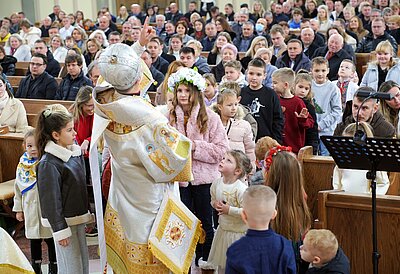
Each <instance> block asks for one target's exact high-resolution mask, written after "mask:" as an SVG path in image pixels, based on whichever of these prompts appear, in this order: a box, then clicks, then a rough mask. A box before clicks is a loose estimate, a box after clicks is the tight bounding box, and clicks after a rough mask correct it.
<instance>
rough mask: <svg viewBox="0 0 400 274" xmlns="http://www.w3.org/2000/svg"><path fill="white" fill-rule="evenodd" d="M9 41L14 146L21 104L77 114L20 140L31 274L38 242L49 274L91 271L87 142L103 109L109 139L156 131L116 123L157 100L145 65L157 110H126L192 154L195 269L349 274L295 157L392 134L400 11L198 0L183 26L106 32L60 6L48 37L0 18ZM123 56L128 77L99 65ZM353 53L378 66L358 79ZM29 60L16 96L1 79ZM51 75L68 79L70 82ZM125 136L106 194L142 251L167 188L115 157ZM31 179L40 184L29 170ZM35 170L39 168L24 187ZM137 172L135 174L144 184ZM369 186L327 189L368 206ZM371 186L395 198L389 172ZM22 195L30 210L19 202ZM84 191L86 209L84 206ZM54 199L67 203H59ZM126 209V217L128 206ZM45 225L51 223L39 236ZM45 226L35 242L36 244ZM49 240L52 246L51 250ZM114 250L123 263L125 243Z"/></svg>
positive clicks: (105, 150) (23, 123)
mask: <svg viewBox="0 0 400 274" xmlns="http://www.w3.org/2000/svg"><path fill="white" fill-rule="evenodd" d="M46 41H49V43H47V42H46ZM0 42H1V43H4V44H5V45H4V46H0V64H1V69H2V74H1V78H0V80H1V81H0V124H6V125H8V126H9V129H10V131H12V132H24V131H25V130H26V128H27V124H28V123H27V120H26V113H25V110H24V107H23V105H22V103H21V102H20V101H19V100H18V98H29V99H48V100H67V101H75V103H74V105H73V107H72V109H70V110H69V111H68V110H66V109H64V108H63V107H62V106H60V105H54V106H50V107H47V108H46V109H45V110H44V111H43V112H42V113H40V114H39V119H38V125H37V128H36V133H33V131H32V130H29V131H28V133H26V135H25V141H24V143H25V146H26V150H27V151H26V153H25V154H24V155H23V156H22V157H21V162H20V165H19V166H18V170H19V171H18V172H17V180H16V198H15V205H14V211H16V212H18V214H17V218H18V220H20V221H23V220H25V222H27V221H28V220H30V218H33V217H34V218H33V221H32V223H33V224H34V225H33V226H32V227H31V226H26V236H27V238H29V239H31V251H32V258H31V259H32V264H33V266H34V268H35V271H36V273H40V272H38V271H40V270H38V269H40V263H41V252H39V249H40V248H39V247H38V243H40V242H41V240H38V239H42V238H44V239H46V243H47V244H48V247H49V254H51V256H50V255H49V256H50V265H51V267H50V268H49V270H50V271H52V272H49V273H56V271H57V267H56V266H57V262H58V267H59V273H67V272H68V271H70V272H69V273H72V272H73V271H78V272H79V273H80V271H82V273H87V271H88V264H87V250H86V251H84V250H85V248H84V246H85V244H86V242H85V238H84V234H85V223H87V222H89V219H90V218H89V215H88V209H89V208H88V206H87V204H88V201H87V199H88V195H87V193H86V186H88V185H91V183H92V182H91V180H92V179H91V177H90V165H89V147H90V143H91V136H92V131H93V132H94V131H96V130H97V129H96V128H95V129H93V119H94V109H95V106H96V109H97V111H98V113H97V114H99V115H100V116H101V117H103V118H104V119H106V118H107V117H108V119H109V120H111V121H112V122H111V123H110V125H109V126H108V127H107V130H109V131H110V132H111V133H113V134H116V135H119V136H131V135H132V138H137V137H136V135H135V134H136V133H135V130H134V128H135V127H137V126H138V123H145V124H146V123H147V122H146V121H145V120H146V119H142V120H140V121H137V120H134V121H130V120H129V119H128V120H127V119H125V118H124V117H123V114H121V113H122V112H121V113H119V112H118V111H122V110H124V108H125V107H126V106H127V105H124V104H122V103H121V102H122V100H124V98H125V99H126V96H127V95H132V94H133V95H138V96H140V97H142V98H143V100H148V99H149V97H148V94H147V92H143V91H139V90H138V83H139V82H140V81H141V80H140V77H139V76H137V75H136V74H135V73H134V72H133V70H134V69H135V68H138V67H140V68H141V66H145V67H143V69H145V68H146V70H149V72H150V73H151V75H152V77H153V78H154V80H155V81H154V82H152V84H151V86H150V87H149V91H154V92H155V93H156V96H155V101H154V102H153V103H154V104H155V105H156V108H151V109H148V106H147V105H146V106H142V105H141V103H139V102H138V101H136V99H132V105H135V104H136V105H137V106H140V107H138V110H135V111H143V113H146V114H147V115H154V117H153V116H151V117H153V118H152V119H154V121H157V123H161V124H162V123H164V122H165V123H167V124H168V129H165V130H166V131H167V132H169V130H171V133H169V134H172V135H169V136H182V137H181V138H183V140H188V141H190V143H191V147H190V148H191V157H190V165H191V172H192V174H193V178H192V179H191V180H184V181H179V193H177V195H178V196H180V198H181V201H182V202H183V203H184V205H185V206H186V207H187V208H188V209H190V210H191V211H192V212H193V213H194V214H195V215H196V217H197V218H198V219H199V220H200V221H201V223H202V228H203V229H204V231H205V241H204V243H202V244H198V245H197V248H196V255H195V262H194V263H195V264H196V265H197V266H200V267H201V268H202V271H204V272H207V271H210V270H211V271H214V270H217V271H219V273H267V272H263V271H264V270H262V269H264V267H265V268H268V269H273V271H272V272H273V273H328V272H329V271H334V272H335V273H350V266H349V261H348V259H347V257H346V256H345V255H344V253H343V251H342V250H341V248H340V247H339V245H338V241H337V240H336V238H335V236H334V235H333V234H332V232H330V231H326V230H313V229H311V227H312V216H311V213H310V210H309V208H308V206H307V193H306V192H305V190H304V185H303V179H302V173H301V169H300V165H299V162H298V160H297V158H296V156H297V153H298V152H299V151H300V150H301V149H302V148H303V147H304V146H312V148H313V153H314V154H319V155H329V150H328V149H327V148H326V147H325V145H324V143H323V142H322V141H321V140H320V136H332V135H339V136H353V135H354V134H355V131H356V128H357V127H356V122H360V127H359V129H360V130H362V131H364V132H365V134H366V135H367V136H368V137H373V136H375V137H379V138H395V137H397V136H398V134H399V110H400V85H399V84H398V82H399V81H400V73H399V66H400V65H399V61H398V59H397V53H398V43H399V42H400V5H399V3H398V1H390V3H389V1H388V0H378V1H375V2H374V1H362V2H361V1H359V0H350V1H349V2H348V3H346V1H333V0H326V1H323V3H322V4H320V5H318V4H317V1H315V0H306V1H303V0H294V1H281V0H278V1H274V2H272V3H271V6H270V8H269V9H265V8H264V7H263V4H262V2H261V1H254V4H253V5H252V6H251V7H249V5H248V4H242V5H241V6H240V9H239V10H236V11H235V10H234V8H233V5H232V4H226V5H225V6H224V10H223V12H222V10H220V8H219V7H217V6H215V5H214V2H213V1H210V0H204V1H201V5H200V6H199V5H198V1H190V2H189V3H188V7H187V12H186V13H185V14H183V13H181V12H180V11H179V9H178V5H177V4H176V3H171V4H170V5H169V6H168V7H167V9H166V11H165V13H164V14H161V13H160V12H159V8H158V6H150V7H148V8H147V9H146V10H145V11H142V10H141V6H140V5H138V4H133V5H131V6H130V7H129V10H128V8H127V7H126V6H121V7H120V8H119V10H118V15H117V16H115V15H113V14H111V12H110V11H109V9H108V8H107V7H104V8H102V9H101V10H100V11H99V12H98V17H97V18H96V20H91V19H87V18H85V17H84V14H83V12H82V11H77V12H76V13H75V14H66V13H65V12H64V11H62V9H61V7H60V6H59V5H55V6H54V8H53V13H51V14H49V16H48V17H46V18H44V19H43V20H42V21H41V22H40V25H38V26H33V25H32V24H31V22H29V20H27V19H26V18H24V13H23V12H19V13H15V14H12V15H11V16H10V17H4V18H3V20H2V24H1V28H0ZM121 44H124V46H125V47H127V48H124V46H121ZM117 49H118V50H119V51H118V50H117ZM121 51H126V52H128V53H129V54H130V52H131V51H132V52H133V53H132V54H133V55H134V56H136V57H137V58H136V59H135V58H133V57H131V56H130V57H129V58H133V59H129V58H128V57H126V56H123V58H125V57H126V58H128V60H130V61H131V62H132V63H131V66H128V68H127V70H126V71H123V72H121V73H120V72H119V71H118V70H117V69H116V70H111V69H110V68H109V67H111V65H109V64H106V65H105V61H104V60H105V58H106V56H109V55H110V54H111V53H112V54H111V55H110V56H119V54H122V53H121ZM356 53H371V55H374V56H375V58H374V59H371V60H372V61H370V62H369V63H368V67H367V68H366V71H365V73H364V74H363V75H358V74H357V71H356V65H355V62H356ZM372 53H374V54H372ZM113 54H114V55H113ZM110 58H111V57H110ZM123 58H122V59H123ZM138 58H140V59H141V60H139V59H138ZM119 60H120V59H118V58H117V59H115V60H114V61H110V64H114V63H113V62H116V63H118V62H119ZM23 61H28V62H29V71H28V74H27V75H26V76H25V78H24V79H23V80H22V81H21V83H20V84H19V86H18V89H17V90H14V91H13V90H12V88H11V85H10V84H9V82H8V80H7V77H9V76H13V75H14V74H15V64H16V63H17V62H23ZM141 61H143V62H141ZM60 64H63V65H64V67H63V68H61V66H60ZM146 70H143V71H146ZM136 71H137V70H136V69H135V72H136ZM119 73H120V74H119ZM125 76H126V77H125ZM57 77H61V78H62V80H61V82H60V84H58V83H57V81H56V78H57ZM124 77H125V78H124ZM133 77H136V78H135V79H134V78H133ZM137 77H139V78H137ZM99 79H101V80H100V81H99ZM104 79H105V80H106V81H107V82H108V83H107V82H103V80H104ZM126 79H128V80H126ZM127 81H128V82H127ZM93 88H94V91H93ZM377 91H379V92H383V93H389V94H391V95H392V97H393V99H391V100H381V101H377V99H368V100H366V101H365V100H364V98H363V97H362V96H361V95H360V94H361V93H363V92H377ZM360 92H361V93H360ZM138 100H139V99H138ZM140 100H142V99H140ZM114 107H115V109H114ZM118 108H120V109H119V110H116V109H118ZM125 111H126V112H124V113H125V114H127V113H130V114H133V113H136V112H134V110H132V109H126V110H125ZM69 112H72V113H73V115H72V114H70V113H69ZM111 112H112V113H113V114H112V115H110V113H111ZM153 112H154V113H153ZM150 113H151V114H150ZM155 113H157V114H155ZM159 113H161V114H162V115H160V114H159ZM149 117H150V116H149ZM132 119H133V118H132ZM149 119H150V118H149ZM121 121H122V122H121ZM154 126H156V125H154ZM151 128H152V127H150V128H149V130H150V129H151ZM166 131H164V133H163V134H166V133H165V132H166ZM124 138H125V137H118V141H117V138H116V137H115V138H114V137H113V136H112V135H111V134H105V141H104V144H103V145H102V146H101V149H99V152H100V153H101V154H102V156H103V159H102V162H103V163H102V167H103V169H104V173H103V175H105V176H103V190H105V189H107V191H104V192H103V194H104V199H105V200H107V199H108V201H109V204H108V205H107V212H108V213H109V214H111V213H110V212H113V213H112V214H114V215H112V216H116V217H115V218H116V219H118V220H119V219H120V221H121V223H122V226H123V228H122V233H125V234H124V236H123V237H122V238H121V239H120V240H121V241H122V242H124V244H127V245H129V246H130V245H132V248H139V249H140V248H142V247H143V246H145V247H146V248H145V249H146V250H147V249H148V248H147V238H148V236H149V232H150V228H151V224H152V222H153V221H154V218H155V213H156V212H157V210H158V208H159V206H160V203H161V200H162V195H161V196H160V193H159V191H165V190H166V189H170V188H171V185H169V184H166V185H162V184H161V186H160V184H159V183H160V182H163V183H165V182H166V181H165V177H158V176H154V175H153V173H152V172H151V171H150V170H151V169H152V168H154V167H152V166H151V165H150V166H149V165H148V164H145V163H142V162H141V161H142V160H137V159H133V158H132V157H133V156H132V155H125V153H123V150H127V151H134V152H132V153H133V154H134V155H136V154H138V155H137V158H138V159H142V156H141V155H140V153H139V152H140V150H137V149H136V148H134V147H133V146H129V145H127V144H121V140H125V139H124ZM170 138H172V139H173V140H175V138H177V137H170ZM128 139H129V138H128ZM128 139H126V140H128ZM35 141H36V142H35ZM140 142H144V141H143V140H141V141H140ZM167 143H168V142H167ZM166 149H168V147H167V148H166ZM155 151H157V150H155V148H154V147H150V145H148V146H147V147H146V152H144V151H143V152H142V153H148V154H149V155H151V156H149V157H161V156H160V154H159V153H161V152H157V153H158V154H157V153H156V152H155ZM81 154H82V155H83V156H84V157H83V158H79V155H81ZM172 154H173V153H172ZM169 156H171V155H169ZM169 156H168V157H169ZM40 157H42V158H41V159H40ZM152 159H153V158H152ZM157 159H159V158H157ZM160 159H161V158H160ZM165 159H166V158H162V163H163V164H162V165H163V166H162V168H161V169H162V170H163V171H164V172H165V173H166V174H167V173H168V172H169V173H168V174H169V175H170V174H171V173H175V172H178V171H179V170H180V169H182V168H183V166H184V163H183V162H182V163H181V164H182V165H181V168H175V169H172V168H171V167H170V166H169V165H170V162H168V159H166V160H165ZM39 160H40V161H39ZM153 160H154V159H153ZM186 160H187V159H186ZM143 161H144V160H143ZM154 161H155V160H154ZM160 161H161V160H160ZM170 161H171V160H170ZM63 162H64V164H63ZM139 162H140V163H139ZM127 163H129V164H127ZM36 165H38V169H37V175H36V170H35V168H33V167H32V166H34V167H36ZM81 168H83V169H81ZM57 169H58V170H60V169H62V170H64V169H65V171H62V172H61V173H60V171H57ZM25 170H30V173H29V174H30V175H29V176H26V175H24V174H25V173H24V171H25ZM82 170H83V171H85V170H86V173H85V172H83V173H82ZM75 171H76V173H74V172H75ZM129 171H130V174H132V172H136V173H137V175H135V176H134V177H135V178H134V180H133V177H129V176H128V173H129ZM143 172H145V173H143ZM146 172H147V173H146ZM19 174H20V175H19ZM41 174H46V176H53V177H52V178H54V181H55V182H59V184H60V185H54V186H52V187H51V191H47V189H46V180H45V179H43V175H42V176H41ZM48 174H50V175H48ZM146 174H147V175H146ZM148 174H150V175H148ZM365 175H366V171H356V170H352V169H340V168H338V167H336V168H335V170H334V175H333V182H332V187H333V188H334V189H341V190H345V191H348V192H353V193H370V192H371V189H370V184H369V182H368V180H367V179H366V177H365ZM36 176H37V180H36ZM113 176H115V177H113ZM132 176H133V175H132ZM110 178H113V179H110ZM163 180H164V181H163ZM74 181H76V182H78V183H79V184H75V185H74ZM125 181H132V183H133V184H134V183H138V184H139V181H140V185H142V183H145V185H143V186H142V187H141V189H142V191H143V192H144V193H143V194H142V193H141V194H140V195H141V196H140V197H139V196H137V195H136V194H135V195H132V197H129V198H127V197H125V195H126V193H130V191H133V189H132V188H131V187H132V186H131V187H128V186H126V185H125V184H124V182H125ZM36 182H37V186H35V184H36ZM110 182H112V184H111V185H110ZM377 183H378V193H380V194H385V193H386V192H387V190H388V187H389V179H388V175H387V173H386V172H379V174H378V176H377ZM64 184H65V185H68V186H70V185H73V186H74V187H72V188H71V190H70V191H71V193H72V194H71V193H67V192H64V191H65V190H64V189H63V188H61V185H64ZM113 184H114V185H113ZM157 184H158V185H157ZM148 185H151V186H152V187H151V190H150V189H149V188H148ZM155 185H157V188H156V187H154V186H155ZM160 189H162V190H160ZM171 189H172V188H171ZM108 190H110V192H109V193H108ZM27 191H30V193H31V196H24V193H26V192H27ZM33 191H35V192H33ZM32 192H33V193H32ZM155 192H157V193H158V194H155ZM49 193H52V194H49ZM78 193H79V195H80V196H82V200H80V203H75V202H74V201H76V197H77V195H78ZM38 195H39V197H40V203H41V210H40V209H39V205H37V210H36V211H35V212H33V213H31V212H32V211H31V209H32V208H31V209H29V208H27V205H28V200H31V199H34V198H35V197H38ZM54 195H55V196H54ZM57 195H59V197H61V198H62V199H63V202H64V203H62V204H59V203H57V202H58V200H57V199H55V197H58V196H57ZM70 195H74V196H73V197H72V196H70ZM146 195H147V196H146ZM157 195H158V196H157ZM90 196H92V194H89V200H90ZM24 197H26V198H25V200H24ZM32 197H33V198H32ZM149 197H150V198H149ZM61 198H60V199H61ZM71 199H72V200H71ZM118 199H122V200H124V201H125V200H126V203H123V204H124V205H120V204H119V202H118V201H119V200H118ZM138 203H139V204H140V203H142V204H141V205H140V206H138V205H137V204H138ZM52 206H55V208H57V212H55V213H54V212H53V207H52ZM49 208H51V210H49ZM121 210H122V211H124V210H125V212H130V214H132V215H133V216H131V218H137V216H138V215H140V216H142V218H143V219H142V220H140V221H141V222H142V223H143V226H144V228H140V229H138V230H137V231H136V230H135V225H137V223H129V220H130V219H129V218H128V217H123V216H122V215H118V212H119V211H121ZM150 211H151V212H150ZM133 213H135V214H137V215H135V214H133ZM30 214H32V215H34V216H30ZM106 214H107V213H106ZM107 216H111V215H107ZM40 217H43V219H44V220H45V221H42V223H43V225H44V226H45V227H44V228H43V227H42V226H41V222H40V221H39V220H40ZM64 217H65V218H64ZM127 218H128V219H127ZM39 226H40V231H39V232H40V233H39V232H38V231H35V229H36V230H37V227H39ZM106 226H107V224H106ZM49 228H51V230H49ZM109 229H112V227H110V228H109ZM31 230H34V231H31ZM106 230H107V227H106ZM130 230H134V231H135V232H134V233H133V232H130ZM246 231H247V232H246ZM86 232H87V231H86ZM139 232H140V233H139ZM51 237H53V239H54V242H55V246H54V244H53V245H52V243H53V242H52V241H51V240H48V239H49V238H51ZM115 237H116V236H115ZM106 240H107V231H106ZM108 244H109V246H110V247H111V248H113V250H114V251H115V250H118V248H117V246H116V245H117V244H118V241H115V242H114V243H108ZM71 245H72V246H73V247H71ZM67 247H71V248H67ZM50 252H51V253H50ZM115 252H117V251H115ZM118 252H120V250H119V251H118ZM143 252H144V253H146V252H147V253H150V250H147V251H143ZM144 253H143V254H144ZM147 253H146V254H147ZM55 254H57V256H55ZM143 254H142V255H141V256H143V258H148V257H146V256H147V255H143ZM119 255H121V254H119ZM74 256H75V257H76V256H78V257H79V260H77V259H76V258H75V259H74V258H73V257H74ZM126 256H127V255H126V254H125V255H121V258H122V259H121V260H122V262H123V264H125V265H126V269H124V268H121V267H120V265H121V262H119V263H114V264H113V262H110V264H111V266H112V267H113V268H114V267H115V269H117V270H119V271H122V273H124V271H128V272H129V271H130V270H135V269H136V270H138V269H143V268H142V267H145V266H143V263H144V262H140V260H139V261H135V262H132V261H130V260H129V258H126ZM55 257H57V258H55ZM111 261H112V260H111ZM150 266H151V267H154V269H163V267H165V266H164V265H163V264H162V263H161V262H160V261H158V260H156V259H154V260H152V261H151V262H147V261H146V267H150ZM65 271H67V272H65ZM71 271H72V272H71ZM78 272H76V273H78ZM118 273H119V272H118ZM129 273H130V272H129ZM329 273H330V272H329Z"/></svg>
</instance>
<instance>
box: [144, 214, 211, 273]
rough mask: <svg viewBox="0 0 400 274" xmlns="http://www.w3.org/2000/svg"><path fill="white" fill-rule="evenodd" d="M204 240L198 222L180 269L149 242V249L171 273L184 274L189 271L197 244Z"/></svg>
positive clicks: (202, 231) (203, 233) (203, 234)
mask: <svg viewBox="0 0 400 274" xmlns="http://www.w3.org/2000/svg"><path fill="white" fill-rule="evenodd" d="M204 240H205V232H204V230H203V229H202V227H201V223H200V221H199V222H198V223H197V226H196V231H195V233H194V234H193V238H192V241H191V243H190V245H189V248H188V250H187V252H186V258H185V261H184V262H183V266H182V268H180V267H179V266H177V265H176V264H175V263H174V262H173V261H172V260H171V259H169V258H168V257H167V255H166V254H164V252H162V251H161V250H160V249H159V248H157V247H156V246H155V245H153V244H151V243H150V242H149V249H150V251H151V252H152V253H153V255H154V256H155V257H156V258H157V259H159V260H160V261H161V262H162V263H163V264H164V265H166V266H167V267H168V268H169V269H170V270H171V271H172V272H173V273H175V274H180V273H182V274H186V273H188V271H189V268H190V265H191V264H192V259H193V255H194V253H195V251H196V246H197V243H198V242H199V241H200V242H201V241H202V243H204Z"/></svg>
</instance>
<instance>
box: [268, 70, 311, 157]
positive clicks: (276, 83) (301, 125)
mask: <svg viewBox="0 0 400 274" xmlns="http://www.w3.org/2000/svg"><path fill="white" fill-rule="evenodd" d="M293 84H294V71H293V70H292V69H290V68H281V69H278V70H276V71H274V73H273V74H272V87H273V89H274V91H275V92H276V94H277V95H278V96H279V100H280V102H281V106H282V112H283V114H284V117H285V123H284V127H283V140H282V141H283V145H285V146H291V147H292V151H293V152H294V153H296V154H297V153H298V152H299V150H300V148H302V147H303V146H304V144H305V139H306V129H308V128H312V127H313V125H314V120H313V118H312V117H311V115H310V114H309V113H308V110H307V108H306V105H305V104H304V102H303V100H301V99H300V98H299V97H297V96H295V95H293V94H292V92H291V90H292V87H293Z"/></svg>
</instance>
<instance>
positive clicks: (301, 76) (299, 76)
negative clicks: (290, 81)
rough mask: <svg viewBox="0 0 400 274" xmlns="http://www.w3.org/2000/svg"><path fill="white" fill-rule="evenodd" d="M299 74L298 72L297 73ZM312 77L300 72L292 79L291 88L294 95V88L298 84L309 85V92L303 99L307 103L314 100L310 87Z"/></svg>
mask: <svg viewBox="0 0 400 274" xmlns="http://www.w3.org/2000/svg"><path fill="white" fill-rule="evenodd" d="M299 72H300V71H299ZM312 80H313V79H312V76H311V75H310V73H308V72H300V73H297V75H296V77H295V78H294V88H293V93H295V91H296V86H297V84H298V83H299V82H301V81H305V82H307V83H309V85H310V91H309V92H308V94H307V96H306V97H305V99H307V100H308V101H310V102H311V103H312V101H313V100H312V99H313V98H314V94H313V93H312V91H311V87H312Z"/></svg>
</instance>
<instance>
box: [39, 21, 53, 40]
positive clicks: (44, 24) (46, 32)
mask: <svg viewBox="0 0 400 274" xmlns="http://www.w3.org/2000/svg"><path fill="white" fill-rule="evenodd" d="M50 27H51V18H50V16H46V17H45V18H44V19H43V21H42V26H41V27H40V30H41V31H42V35H41V36H40V37H49V29H50Z"/></svg>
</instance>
